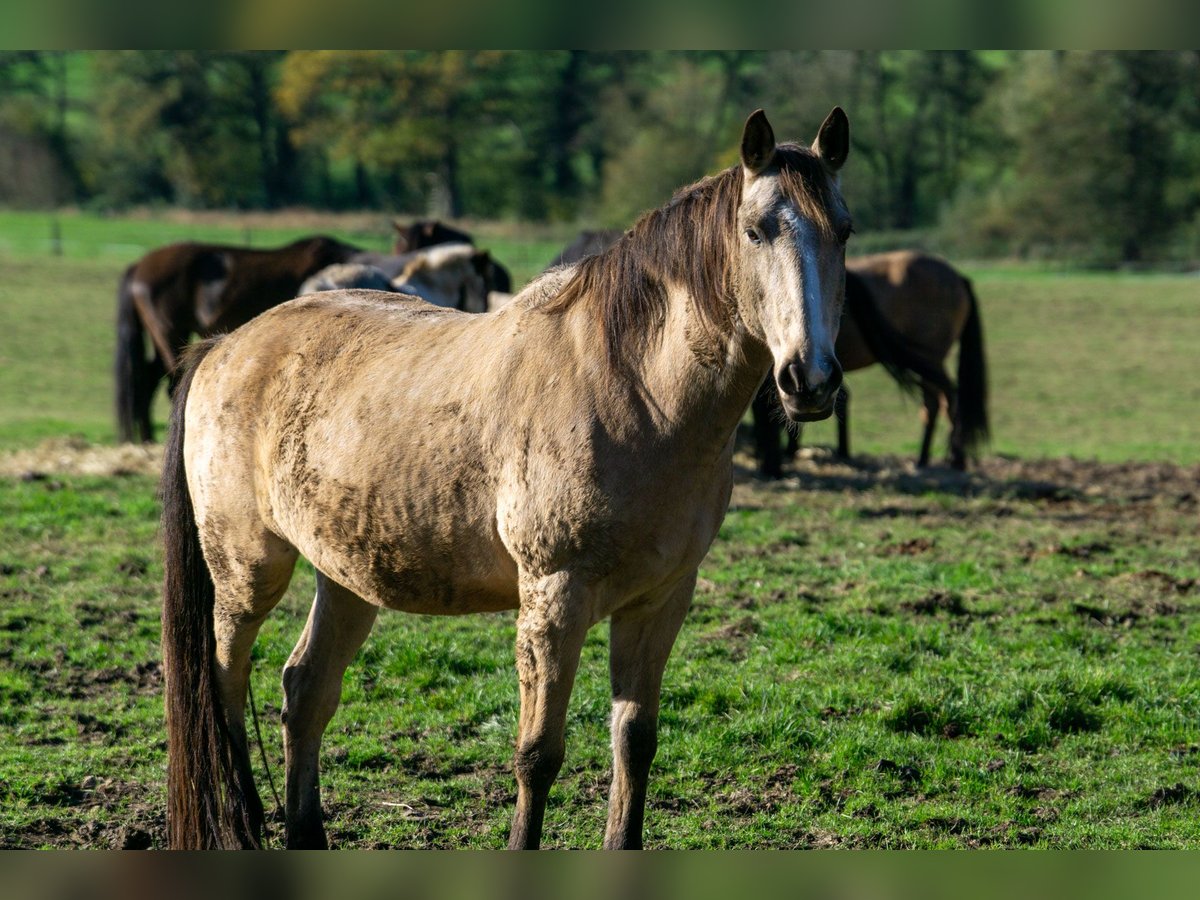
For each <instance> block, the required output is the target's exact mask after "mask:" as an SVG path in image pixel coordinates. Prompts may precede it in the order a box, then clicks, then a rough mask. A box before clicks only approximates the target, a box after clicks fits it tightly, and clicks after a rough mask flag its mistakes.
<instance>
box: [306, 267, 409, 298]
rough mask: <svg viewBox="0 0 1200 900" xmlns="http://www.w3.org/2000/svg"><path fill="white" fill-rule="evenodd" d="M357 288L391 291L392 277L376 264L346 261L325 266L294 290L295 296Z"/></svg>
mask: <svg viewBox="0 0 1200 900" xmlns="http://www.w3.org/2000/svg"><path fill="white" fill-rule="evenodd" d="M349 288H357V289H358V290H362V291H391V290H392V289H393V288H392V279H390V278H388V276H387V273H386V272H384V271H383V270H382V269H379V268H377V267H376V266H370V265H367V264H366V263H357V262H348V263H336V264H335V265H332V266H326V267H325V268H323V269H322V270H321V271H320V272H318V273H317V274H315V275H313V276H312V277H311V278H308V279H306V280H305V282H304V284H302V285H300V290H298V291H296V296H297V297H303V296H304V295H305V294H319V293H320V292H321V291H342V290H347V289H349Z"/></svg>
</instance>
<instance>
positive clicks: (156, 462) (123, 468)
mask: <svg viewBox="0 0 1200 900" xmlns="http://www.w3.org/2000/svg"><path fill="white" fill-rule="evenodd" d="M161 469H162V444H118V445H116V446H111V445H105V444H92V443H89V442H88V441H86V440H83V439H82V438H78V437H65V438H50V439H49V440H45V441H42V442H41V443H40V444H38V445H37V446H36V447H31V448H30V449H28V450H17V451H15V452H13V453H6V454H3V455H0V477H8V478H25V479H30V480H32V479H36V478H44V477H47V476H50V475H110V476H119V475H155V476H157V475H158V473H159V471H160V470H161Z"/></svg>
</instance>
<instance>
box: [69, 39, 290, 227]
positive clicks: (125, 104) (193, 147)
mask: <svg viewBox="0 0 1200 900" xmlns="http://www.w3.org/2000/svg"><path fill="white" fill-rule="evenodd" d="M276 62H277V54H273V53H265V52H254V53H250V52H233V51H220V52H213V51H202V50H188V51H123V52H114V53H103V54H99V55H98V57H97V59H96V77H97V78H98V79H99V80H100V81H101V82H102V83H103V84H104V85H105V88H106V89H105V91H104V92H103V93H102V94H101V95H100V100H99V102H98V103H97V108H96V112H97V118H98V124H99V135H100V148H99V158H98V162H97V164H96V166H95V168H94V170H93V171H92V179H93V184H92V188H93V190H94V191H95V192H96V193H97V194H99V195H101V196H103V197H105V198H107V199H109V200H110V201H112V202H116V203H122V202H145V201H152V200H157V199H166V200H169V201H172V202H176V203H181V204H183V205H185V206H231V207H239V206H240V207H244V206H270V205H275V204H278V203H280V202H282V201H283V200H284V199H285V195H286V193H287V185H288V183H289V180H290V178H291V170H292V168H293V166H294V154H292V153H291V152H290V148H289V146H288V143H287V140H288V139H287V135H286V133H285V132H284V131H283V129H282V127H281V124H280V122H279V120H278V116H276V115H275V114H274V112H273V104H272V102H271V98H270V90H269V85H270V81H271V79H272V74H271V72H272V68H273V66H274V65H275V64H276Z"/></svg>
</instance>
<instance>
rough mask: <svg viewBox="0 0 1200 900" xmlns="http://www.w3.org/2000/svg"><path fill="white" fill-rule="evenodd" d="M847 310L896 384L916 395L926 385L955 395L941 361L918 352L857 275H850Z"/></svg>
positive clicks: (873, 354) (949, 394)
mask: <svg viewBox="0 0 1200 900" xmlns="http://www.w3.org/2000/svg"><path fill="white" fill-rule="evenodd" d="M846 311H847V312H848V313H849V314H850V317H851V318H852V319H854V324H855V325H857V326H858V330H859V332H860V333H861V334H862V338H863V341H864V342H865V343H866V345H867V349H869V350H870V351H871V355H872V356H874V357H875V358H876V359H877V360H879V363H880V365H882V366H883V367H884V369H886V370H887V373H888V374H889V375H891V376H892V379H893V380H894V381H895V382H896V384H898V385H900V388H901V389H902V390H904V391H906V392H910V393H911V392H915V391H916V390H917V389H918V388H920V386H921V385H922V384H923V383H925V384H929V385H931V386H933V387H936V388H938V390H940V391H942V393H944V394H945V395H946V396H953V391H954V385H952V384H951V383H950V379H949V378H948V377H947V376H946V373H945V371H944V370H943V369H942V367H941V365H940V364H938V363H937V362H930V361H929V360H927V359H925V358H924V357H923V356H922V355H921V354H920V353H918V352H917V351H916V350H915V349H914V348H913V346H912V344H911V343H910V342H909V340H908V339H907V338H905V337H904V335H902V334H900V332H898V331H897V330H896V329H895V328H894V327H893V326H892V324H891V323H890V322H888V320H887V319H885V318H884V317H883V314H882V313H881V312H880V311H879V307H878V306H876V305H875V301H874V300H873V299H872V297H871V291H870V289H869V288H868V287H867V284H866V282H865V281H864V280H863V279H862V278H860V277H859V276H858V275H856V274H855V273H854V272H851V271H849V270H847V272H846Z"/></svg>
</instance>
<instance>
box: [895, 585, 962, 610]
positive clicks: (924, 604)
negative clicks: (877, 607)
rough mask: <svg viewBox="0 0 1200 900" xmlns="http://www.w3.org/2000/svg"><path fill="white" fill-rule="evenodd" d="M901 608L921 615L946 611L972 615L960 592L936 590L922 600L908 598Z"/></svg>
mask: <svg viewBox="0 0 1200 900" xmlns="http://www.w3.org/2000/svg"><path fill="white" fill-rule="evenodd" d="M900 608H901V609H902V610H904V611H905V612H910V613H915V614H916V615H920V616H933V615H937V614H938V613H946V614H947V615H951V616H969V615H971V611H970V610H969V609H967V607H966V606H965V605H964V604H963V599H962V597H960V596H959V595H958V594H948V593H946V592H945V591H934V592H933V593H932V594H928V595H926V596H924V597H922V598H921V599H920V600H906V601H905V602H904V603H901V604H900Z"/></svg>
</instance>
